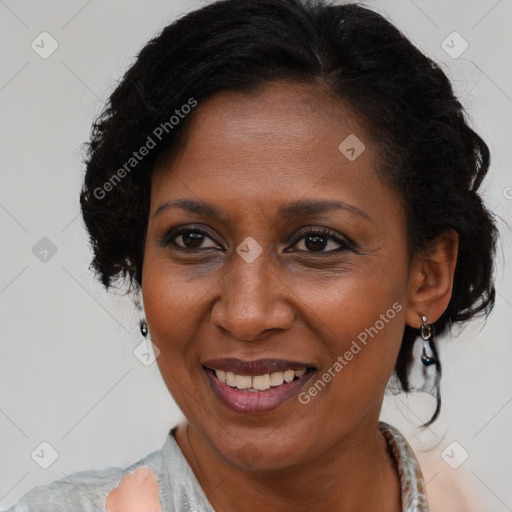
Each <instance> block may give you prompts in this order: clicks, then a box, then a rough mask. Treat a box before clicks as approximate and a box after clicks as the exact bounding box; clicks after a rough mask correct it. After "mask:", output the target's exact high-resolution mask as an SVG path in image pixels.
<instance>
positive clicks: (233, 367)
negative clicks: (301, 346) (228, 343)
mask: <svg viewBox="0 0 512 512" xmlns="http://www.w3.org/2000/svg"><path fill="white" fill-rule="evenodd" d="M203 366H206V367H207V368H209V369H210V370H224V371H225V372H233V373H236V374H237V375H252V376H254V375H265V374H267V373H274V372H284V371H286V370H305V369H308V368H311V367H312V365H310V364H308V363H302V362H299V361H290V360H286V359H268V358H267V359H257V360H255V361H244V360H242V359H236V358H233V357H229V358H223V359H209V360H208V361H204V362H203Z"/></svg>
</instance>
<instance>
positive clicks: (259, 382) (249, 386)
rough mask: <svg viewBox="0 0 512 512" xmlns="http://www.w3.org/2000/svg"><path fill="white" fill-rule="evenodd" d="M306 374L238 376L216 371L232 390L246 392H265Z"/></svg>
mask: <svg viewBox="0 0 512 512" xmlns="http://www.w3.org/2000/svg"><path fill="white" fill-rule="evenodd" d="M305 373H306V369H305V368H303V369H302V370H286V371H285V372H274V373H270V374H268V373H267V374H266V375H255V376H254V377H251V376H250V375H236V374H235V373H233V372H226V371H224V370H215V375H216V376H217V378H218V379H219V380H220V381H221V382H224V383H225V384H227V385H228V386H230V387H232V388H238V389H243V390H246V391H251V392H255V391H265V390H267V389H270V387H271V386H273V387H275V386H280V385H281V384H283V383H285V382H291V381H292V380H294V379H295V378H300V377H302V376H303V375H304V374H305Z"/></svg>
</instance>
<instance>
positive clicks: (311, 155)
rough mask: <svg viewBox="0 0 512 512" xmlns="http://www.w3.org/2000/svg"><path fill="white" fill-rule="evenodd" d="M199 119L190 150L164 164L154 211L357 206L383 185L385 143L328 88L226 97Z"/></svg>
mask: <svg viewBox="0 0 512 512" xmlns="http://www.w3.org/2000/svg"><path fill="white" fill-rule="evenodd" d="M191 115H192V116H193V117H192V118H191V119H190V122H189V124H188V126H187V131H186V138H185V143H184V144H183V146H181V147H180V149H179V150H178V151H177V152H173V154H171V153H168V154H167V155H163V156H162V157H161V158H160V159H159V161H158V162H157V165H156V168H155V173H154V176H153V187H152V212H153V213H154V212H155V211H156V209H157V208H159V207H160V206H161V202H162V201H163V200H164V199H165V200H169V199H172V197H170V196H176V197H184V196H187V197H190V196H192V197H195V198H196V199H211V200H212V201H215V200H217V202H222V203H225V202H226V201H229V202H230V204H231V205H239V206H240V207H241V208H244V205H245V206H246V207H247V208H249V206H250V207H251V208H252V210H253V211H254V209H255V208H257V209H258V208H259V210H260V211H261V212H263V211H265V210H267V209H268V208H271V207H272V208H273V205H274V204H275V206H276V208H278V207H279V205H280V204H281V203H282V201H283V199H284V198H293V199H295V200H297V199H299V198H303V199H307V198H311V199H313V198H319V197H321V198H322V199H329V200H342V201H346V202H347V203H351V202H352V203H353V202H354V201H361V200H363V199H364V197H363V196H364V195H365V194H366V195H368V194H373V195H374V198H375V194H377V193H378V192H379V187H380V188H382V186H383V184H382V183H381V180H380V178H379V174H378V173H377V172H376V168H377V166H378V163H379V162H378V147H377V144H376V143H375V142H374V141H373V140H372V138H371V137H370V136H369V134H368V131H367V130H366V129H365V128H364V126H363V125H362V124H361V123H360V122H359V120H358V118H357V116H356V115H355V114H354V113H353V112H352V110H351V109H350V108H349V107H348V106H347V105H345V104H344V103H343V102H342V101H341V100H339V99H337V98H334V97H333V96H332V95H330V94H329V93H328V92H327V90H326V89H325V88H323V87H321V86H317V85H305V84H291V83H286V82H284V83H282V82H281V83H280V82H277V83H272V84H269V85H267V86H265V87H263V88H262V89H260V90H258V91H257V92H256V93H251V94H247V93H243V92H238V91H224V92H220V93H217V94H215V95H214V96H212V97H211V98H209V99H207V100H206V101H204V102H203V103H201V104H200V105H199V106H198V107H197V109H196V110H195V111H194V112H193V114H191ZM358 196H360V197H358ZM210 202H211V201H210ZM363 202H364V201H363Z"/></svg>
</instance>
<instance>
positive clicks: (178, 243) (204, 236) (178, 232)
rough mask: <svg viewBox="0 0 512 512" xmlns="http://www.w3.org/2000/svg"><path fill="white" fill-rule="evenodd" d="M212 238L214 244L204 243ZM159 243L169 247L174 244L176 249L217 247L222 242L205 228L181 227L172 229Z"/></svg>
mask: <svg viewBox="0 0 512 512" xmlns="http://www.w3.org/2000/svg"><path fill="white" fill-rule="evenodd" d="M207 240H210V241H211V242H212V243H213V244H210V245H206V246H204V245H203V244H204V243H205V242H206V241H207ZM159 245H160V246H162V247H167V246H169V245H173V246H174V248H176V249H184V250H187V249H190V250H194V249H215V248H218V247H219V245H220V242H218V241H216V237H215V235H213V234H212V233H210V232H208V231H207V230H205V229H198V228H191V227H181V228H176V229H172V230H170V231H169V232H168V233H166V234H165V235H164V237H163V238H162V239H161V240H160V241H159Z"/></svg>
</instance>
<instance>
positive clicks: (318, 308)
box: [297, 272, 405, 404]
mask: <svg viewBox="0 0 512 512" xmlns="http://www.w3.org/2000/svg"><path fill="white" fill-rule="evenodd" d="M404 283H405V281H404V280H403V279H402V277H400V276H397V275H394V276H392V275H389V274H388V275H387V277H384V276H381V277H380V278H379V279H375V278H374V277H373V276H372V274H371V273H368V272H364V273H363V272H361V274H360V275H358V276H355V275H352V276H350V277H348V276H344V277H340V278H339V279H338V280H333V279H332V278H331V279H330V280H328V279H325V281H324V282H322V281H317V283H316V286H315V287H314V288H305V289H304V290H303V292H302V293H301V292H299V291H298V290H297V294H300V296H301V299H302V301H303V308H304V311H309V312H310V313H309V317H310V318H316V319H317V321H316V326H317V328H318V329H319V332H318V333H317V338H318V339H319V340H323V347H321V348H322V350H323V354H324V357H323V358H322V360H323V362H324V365H323V367H322V369H321V371H320V372H319V376H318V378H322V377H323V376H325V377H324V379H325V380H326V381H328V382H329V383H330V384H329V385H330V387H331V390H332V392H333V393H332V394H331V396H332V400H335V401H337V403H339V402H340V400H341V401H345V402H346V401H348V402H351V403H352V402H354V401H357V400H359V403H360V404H362V403H363V402H364V400H360V399H361V398H362V396H363V395H367V399H368V400H371V397H372V396H375V397H377V396H380V393H381V391H383V390H384V389H385V387H386V384H387V382H388V380H389V378H390V377H391V374H392V373H393V370H394V365H395V361H396V358H397V356H398V352H399V349H400V345H401V340H402V335H403V330H404V325H405V320H404V315H405V307H404V304H405V295H404V292H403V290H404V289H405V284H404ZM312 290H313V291H312ZM306 291H308V293H306ZM319 348H320V347H319ZM313 393H314V392H313Z"/></svg>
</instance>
